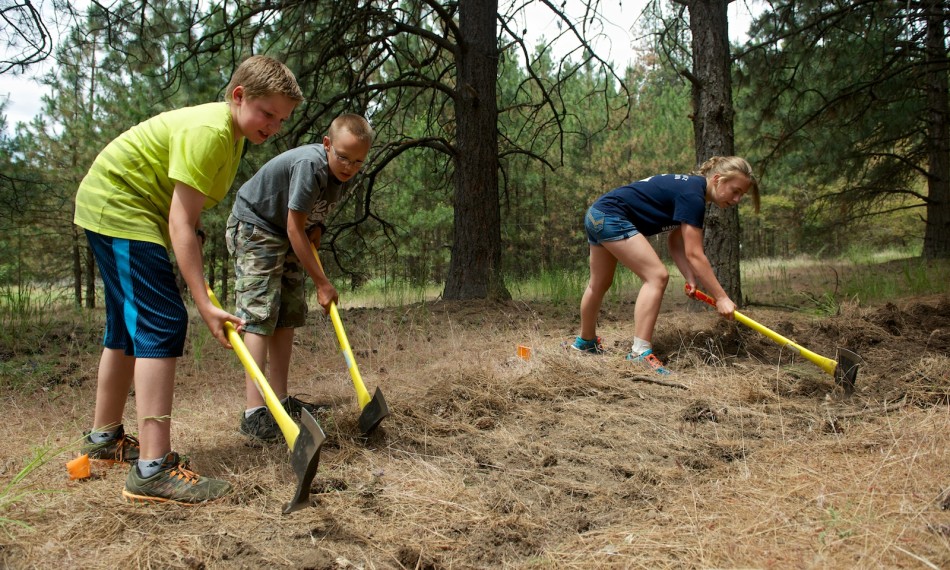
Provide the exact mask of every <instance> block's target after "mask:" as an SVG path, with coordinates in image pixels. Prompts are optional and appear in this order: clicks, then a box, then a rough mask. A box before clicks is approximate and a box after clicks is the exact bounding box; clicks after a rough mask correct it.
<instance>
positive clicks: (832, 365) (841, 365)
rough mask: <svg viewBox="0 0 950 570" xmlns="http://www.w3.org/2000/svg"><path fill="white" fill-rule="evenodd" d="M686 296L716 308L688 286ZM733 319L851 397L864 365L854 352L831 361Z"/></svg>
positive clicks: (841, 353) (752, 324)
mask: <svg viewBox="0 0 950 570" xmlns="http://www.w3.org/2000/svg"><path fill="white" fill-rule="evenodd" d="M686 295H688V296H690V297H692V298H694V299H698V300H700V301H703V302H704V303H707V304H709V305H712V306H713V307H715V306H716V300H715V299H713V298H712V297H710V296H709V295H707V294H705V293H703V292H702V291H700V290H699V289H695V290H693V291H692V292H690V290H689V286H688V285H687V288H686ZM733 315H734V316H735V319H736V320H737V321H739V322H740V323H742V324H744V325H745V326H747V327H749V328H751V329H752V330H754V331H756V332H758V333H761V334H763V335H765V336H767V337H768V338H770V339H772V340H773V341H775V342H776V343H778V344H779V345H780V346H788V347H791V348H793V349H794V350H795V351H796V352H798V354H800V355H801V356H803V357H804V358H806V359H808V360H810V361H812V362H813V363H814V364H815V365H817V366H818V367H819V368H821V369H822V370H824V371H825V372H826V373H828V374H830V375H831V376H832V377H833V378H834V379H835V384H837V385H839V386H841V387H843V388H844V393H845V395H846V396H851V394H853V393H854V385H855V382H857V379H858V367H859V366H860V365H861V364H863V363H864V360H863V359H862V358H861V357H860V356H858V355H857V354H855V353H854V352H852V351H850V350H848V349H846V348H839V349H838V359H837V360H832V359H830V358H826V357H824V356H822V355H820V354H816V353H814V352H812V351H810V350H808V349H807V348H805V347H803V346H801V345H800V344H797V343H795V342H794V341H791V340H789V339H787V338H785V337H784V336H782V335H780V334H778V333H777V332H775V331H773V330H771V329H769V328H766V327H765V326H763V325H761V324H759V323H757V322H755V321H753V320H752V319H750V318H749V317H747V316H745V315H743V314H742V313H740V312H739V311H735V312H734V313H733Z"/></svg>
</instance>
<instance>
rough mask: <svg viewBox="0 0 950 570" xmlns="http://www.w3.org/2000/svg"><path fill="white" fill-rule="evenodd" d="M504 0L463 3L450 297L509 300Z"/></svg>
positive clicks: (447, 293) (447, 289) (446, 295)
mask: <svg viewBox="0 0 950 570" xmlns="http://www.w3.org/2000/svg"><path fill="white" fill-rule="evenodd" d="M497 12H498V0H484V1H482V0H459V30H460V33H461V37H460V38H459V42H458V56H457V60H456V65H457V68H458V76H457V83H456V90H455V119H456V126H457V132H456V141H457V144H456V154H455V156H454V163H455V217H454V219H455V232H454V234H455V235H454V237H453V243H452V259H451V262H450V263H449V272H448V276H447V277H446V281H445V291H444V292H443V298H445V299H485V298H492V299H499V298H500V299H508V298H510V295H509V293H508V290H507V289H506V288H505V285H504V280H503V278H502V274H501V211H500V201H499V197H498V127H497V125H498V104H497V100H496V85H497V81H498V47H497V45H496V44H497V38H498V36H497V28H496V25H497V24H496V18H497Z"/></svg>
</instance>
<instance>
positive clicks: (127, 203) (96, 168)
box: [73, 103, 244, 247]
mask: <svg viewBox="0 0 950 570" xmlns="http://www.w3.org/2000/svg"><path fill="white" fill-rule="evenodd" d="M243 148H244V138H243V137H241V138H240V139H239V140H238V142H235V141H234V130H233V126H232V123H231V110H230V107H229V106H228V104H227V103H208V104H205V105H198V106H195V107H186V108H184V109H178V110H175V111H168V112H165V113H162V114H160V115H156V116H155V117H152V118H151V119H148V120H147V121H143V122H141V123H139V124H138V125H135V126H134V127H132V128H131V129H129V130H127V131H125V132H124V133H122V134H121V135H119V136H118V137H117V138H116V139H115V140H113V141H112V142H111V143H109V144H108V146H106V148H105V149H103V150H102V152H100V153H99V156H97V157H96V160H95V162H93V164H92V167H91V168H90V169H89V172H88V173H87V174H86V177H85V178H83V181H82V182H81V183H80V185H79V192H78V193H77V194H76V215H75V218H74V219H73V222H74V223H75V224H76V225H78V226H80V227H82V228H85V229H87V230H91V231H94V232H96V233H99V234H102V235H106V236H111V237H118V238H125V239H132V240H139V241H148V242H152V243H157V244H159V245H164V246H166V247H169V246H170V245H171V240H170V238H169V236H168V212H169V210H170V208H171V201H172V193H173V192H174V189H175V183H176V182H183V183H185V184H187V185H188V186H191V187H192V188H195V189H197V190H198V191H199V192H201V193H202V194H204V195H205V196H207V199H206V200H205V205H204V209H208V208H210V207H212V206H214V205H215V204H217V203H218V202H220V201H221V200H222V199H223V198H224V196H225V194H227V192H228V190H229V189H230V188H231V184H232V183H233V182H234V177H235V175H236V174H237V168H238V164H239V163H240V161H241V151H242V150H243Z"/></svg>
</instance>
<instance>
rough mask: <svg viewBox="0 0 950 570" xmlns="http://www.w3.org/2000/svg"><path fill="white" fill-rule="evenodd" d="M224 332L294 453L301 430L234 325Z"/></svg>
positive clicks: (211, 294)
mask: <svg viewBox="0 0 950 570" xmlns="http://www.w3.org/2000/svg"><path fill="white" fill-rule="evenodd" d="M205 289H206V290H207V291H208V297H209V298H210V299H211V303H212V304H213V305H214V306H215V307H217V308H219V309H220V308H221V303H219V302H218V298H217V297H215V295H214V291H212V290H211V287H209V286H208V284H207V283H205ZM224 330H225V331H226V332H227V334H228V340H229V341H230V342H231V346H232V347H233V348H234V352H236V353H237V355H238V359H240V361H241V364H243V365H244V369H245V370H247V373H248V374H249V375H250V376H251V379H252V380H254V384H255V385H256V386H257V391H258V392H260V393H261V396H262V397H263V398H264V403H265V404H267V409H268V410H270V413H271V414H272V415H273V416H274V419H275V420H277V425H278V427H280V431H281V433H283V434H284V439H285V440H286V441H287V447H289V448H290V449H291V451H293V449H294V444H295V443H296V442H297V436H298V435H300V428H299V427H298V426H297V424H295V423H294V420H293V418H291V417H290V414H288V413H287V410H285V409H284V406H283V405H282V404H281V403H280V398H278V397H277V394H275V393H274V390H273V388H271V387H270V384H268V383H267V379H266V378H265V377H264V373H263V372H261V369H260V367H258V366H257V362H255V361H254V357H253V356H251V353H250V351H249V350H248V349H247V345H245V344H244V341H243V340H242V339H241V335H239V334H238V332H237V330H236V329H235V328H234V325H233V324H231V322H225V323H224Z"/></svg>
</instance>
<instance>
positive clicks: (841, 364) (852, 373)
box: [835, 348, 864, 396]
mask: <svg viewBox="0 0 950 570" xmlns="http://www.w3.org/2000/svg"><path fill="white" fill-rule="evenodd" d="M861 364H864V360H863V359H862V358H861V357H860V356H858V355H857V354H855V353H854V352H852V351H850V350H848V349H847V348H839V349H838V365H837V366H836V367H835V384H837V385H839V386H841V387H843V388H844V393H845V395H846V396H851V394H853V393H854V386H855V384H856V383H857V381H858V367H859V366H860V365H861Z"/></svg>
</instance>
